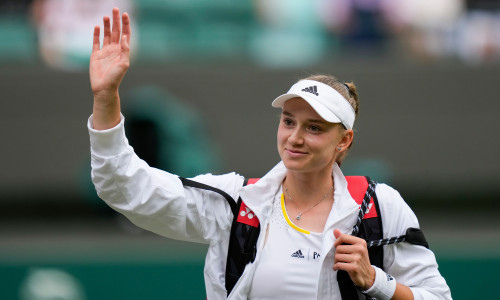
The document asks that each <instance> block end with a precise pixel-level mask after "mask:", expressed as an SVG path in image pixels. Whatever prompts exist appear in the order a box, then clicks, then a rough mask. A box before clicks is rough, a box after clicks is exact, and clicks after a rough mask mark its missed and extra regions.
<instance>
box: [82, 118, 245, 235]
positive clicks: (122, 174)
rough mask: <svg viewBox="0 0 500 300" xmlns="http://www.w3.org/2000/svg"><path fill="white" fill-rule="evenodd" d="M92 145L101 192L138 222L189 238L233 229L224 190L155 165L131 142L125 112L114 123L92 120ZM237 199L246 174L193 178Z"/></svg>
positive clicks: (95, 179) (94, 177) (95, 177)
mask: <svg viewBox="0 0 500 300" xmlns="http://www.w3.org/2000/svg"><path fill="white" fill-rule="evenodd" d="M87 127H88V130H89V135H90V145H91V166H92V174H91V175H92V181H93V183H94V186H95V188H96V191H97V194H98V195H99V197H100V198H101V199H103V200H104V201H105V202H106V203H107V204H108V205H109V206H110V207H112V208H113V209H114V210H116V211H118V212H120V213H122V214H123V215H125V216H126V217H127V218H128V219H130V220H131V221H132V222H133V223H134V224H136V225H137V226H139V227H142V228H144V229H147V230H149V231H152V232H155V233H157V234H160V235H163V236H166V237H169V238H173V239H179V240H185V241H193V242H200V243H210V242H211V241H216V240H218V239H220V238H221V236H224V235H221V234H220V231H221V230H225V231H227V230H229V229H230V227H231V221H232V212H231V209H230V207H229V205H228V204H227V202H226V200H225V199H224V198H223V197H221V196H220V195H219V194H217V193H214V192H211V191H206V190H201V189H197V188H185V187H184V186H183V185H182V183H181V181H180V180H179V178H178V176H177V175H174V174H171V173H168V172H165V171H162V170H159V169H156V168H152V167H150V166H148V164H147V163H146V162H145V161H143V160H141V159H140V158H139V157H138V156H137V155H136V154H135V153H134V150H133V148H132V147H131V146H130V145H129V144H128V140H127V138H126V137H125V131H124V118H123V116H122V118H121V121H120V123H119V124H118V125H117V126H116V127H114V128H111V129H107V130H101V131H99V130H94V129H93V128H92V116H91V117H90V118H89V121H88V124H87ZM194 180H197V181H199V182H202V183H205V184H209V185H212V186H215V187H217V188H219V189H222V190H224V191H226V192H227V193H228V194H229V195H230V196H232V197H233V198H235V199H237V198H236V197H237V196H238V194H239V190H240V188H241V187H242V184H243V180H244V179H243V177H241V176H239V175H236V174H234V173H231V174H225V175H220V176H215V175H210V174H207V175H202V176H198V177H196V178H194Z"/></svg>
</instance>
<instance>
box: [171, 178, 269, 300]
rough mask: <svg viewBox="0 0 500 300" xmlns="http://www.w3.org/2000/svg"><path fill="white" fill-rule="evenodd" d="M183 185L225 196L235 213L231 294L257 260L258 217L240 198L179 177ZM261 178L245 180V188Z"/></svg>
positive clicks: (229, 269)
mask: <svg viewBox="0 0 500 300" xmlns="http://www.w3.org/2000/svg"><path fill="white" fill-rule="evenodd" d="M179 179H180V180H181V182H182V184H183V185H184V186H187V187H193V188H198V189H203V190H208V191H212V192H215V193H218V194H220V195H221V196H223V197H224V198H225V199H226V201H227V203H228V204H229V206H230V207H231V211H232V212H233V221H232V224H231V232H230V236H229V247H228V252H227V260H226V277H225V279H226V290H227V295H228V296H229V294H230V293H231V291H232V290H233V288H234V286H235V285H236V282H238V280H239V279H240V277H241V274H243V271H244V270H245V267H246V265H247V264H248V263H250V262H253V261H254V260H255V256H256V254H257V239H258V238H259V234H260V223H259V219H258V218H257V216H256V215H255V214H254V213H253V212H252V211H251V210H250V209H249V208H248V207H247V206H246V204H245V203H244V202H243V200H241V198H238V201H235V200H234V199H233V197H231V196H230V195H229V194H227V193H226V192H224V191H223V190H221V189H218V188H215V187H213V186H210V185H207V184H204V183H200V182H197V181H194V180H190V179H186V178H183V177H179ZM258 180H259V178H249V179H245V181H244V184H243V185H244V186H245V185H248V184H253V183H255V182H257V181H258Z"/></svg>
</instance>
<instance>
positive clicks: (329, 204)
mask: <svg viewBox="0 0 500 300" xmlns="http://www.w3.org/2000/svg"><path fill="white" fill-rule="evenodd" d="M121 23H122V24H123V28H121V24H120V13H119V10H118V9H117V8H115V9H113V24H112V28H111V24H110V18H109V17H104V40H103V46H102V48H101V47H100V41H99V33H100V28H99V26H96V27H95V29H94V44H93V53H92V56H91V62H90V80H91V85H92V91H93V93H94V107H93V115H92V116H91V117H90V118H89V122H88V127H89V132H90V140H91V150H92V179H93V182H94V184H95V186H96V189H97V191H98V194H99V196H100V197H101V198H102V199H104V200H105V201H106V202H107V203H108V204H109V205H110V206H112V207H113V208H114V209H115V210H117V211H119V212H121V213H123V214H124V215H125V216H127V217H128V218H129V219H130V220H131V221H133V222H134V223H135V224H137V225H138V226H140V227H143V228H146V229H148V230H150V231H152V232H155V233H158V234H160V235H163V236H167V237H169V238H175V239H180V240H186V241H193V242H201V243H207V244H210V247H209V249H208V253H207V258H206V264H205V284H206V292H207V296H208V299H224V298H226V297H227V296H228V299H341V297H340V291H339V287H338V284H337V280H336V277H337V271H339V270H343V271H346V272H347V273H348V274H349V277H350V278H351V279H352V281H353V282H354V283H355V284H356V286H357V287H358V288H359V290H360V291H361V290H362V291H365V292H366V293H367V294H368V295H370V296H372V297H375V298H377V299H451V295H450V291H449V288H448V286H447V285H446V282H445V280H444V279H443V278H442V277H441V275H440V274H439V271H438V269H437V263H436V260H435V258H434V255H433V253H432V252H431V251H430V250H428V249H426V248H425V247H422V246H416V245H412V244H409V243H400V244H396V245H388V246H384V253H385V254H384V269H385V270H387V273H385V272H384V271H382V270H381V269H380V268H377V267H375V266H372V265H371V264H370V260H369V257H368V251H367V247H366V242H365V241H364V240H363V239H361V238H358V237H354V236H351V235H349V233H350V232H351V229H352V227H353V225H354V224H355V223H356V217H357V215H358V212H359V206H358V205H357V204H356V203H355V202H354V200H353V199H352V197H351V196H350V194H349V192H348V191H347V182H346V179H345V177H344V176H343V174H342V172H341V170H340V168H339V165H340V163H341V160H342V158H343V156H344V155H345V153H346V151H347V149H348V148H349V147H350V146H351V144H352V140H353V136H354V133H353V130H352V128H353V125H354V120H355V117H356V113H357V107H358V99H357V94H356V89H355V87H354V85H353V84H343V83H341V82H339V81H337V80H336V79H335V78H333V77H328V76H313V77H310V78H307V79H306V80H301V81H299V82H297V83H296V84H294V85H293V86H292V88H291V89H290V91H289V92H288V93H287V94H284V95H282V96H280V97H278V98H276V99H275V100H274V102H273V106H274V107H279V108H282V114H281V119H280V123H279V127H278V135H277V137H278V138H277V140H278V152H279V154H280V157H281V159H282V161H281V162H280V163H279V164H278V165H277V166H275V167H274V168H273V169H272V170H271V171H270V172H269V173H268V174H266V175H265V176H264V177H263V178H261V179H260V180H259V182H257V183H256V184H253V185H248V186H245V187H242V186H243V182H244V178H243V177H242V176H240V175H237V174H235V173H230V174H225V175H219V176H215V175H211V174H206V175H200V176H197V177H195V178H194V179H193V180H195V181H198V182H202V183H204V184H208V185H211V186H214V187H216V188H218V189H221V190H223V191H225V192H226V193H228V194H229V195H231V196H232V197H233V198H234V199H238V197H241V199H243V201H244V202H245V203H246V205H247V206H248V207H249V209H251V211H252V212H253V213H254V214H255V215H256V216H257V217H258V219H259V221H260V225H261V228H262V232H261V234H260V236H259V239H258V241H257V247H258V251H257V256H256V257H255V261H254V262H253V263H251V264H249V265H247V267H246V268H245V272H244V273H243V275H242V276H241V278H240V279H239V281H238V282H237V284H236V286H235V287H234V289H233V290H232V291H231V293H230V295H226V289H225V287H224V282H223V281H224V273H225V258H226V256H227V249H228V239H229V230H230V228H231V222H232V212H231V209H230V207H229V205H228V204H227V203H226V202H225V201H221V199H220V197H219V195H217V194H215V193H208V192H206V191H203V190H198V189H193V188H186V187H184V186H183V184H182V182H181V181H180V180H179V178H178V177H177V176H176V175H174V174H170V173H167V172H164V171H161V170H158V169H154V168H150V167H149V166H148V165H147V164H146V163H145V162H144V161H142V160H140V159H139V158H138V157H137V155H135V153H134V152H133V149H132V148H131V147H130V146H129V145H128V142H127V139H126V137H125V132H124V130H123V127H124V126H123V123H124V118H123V117H122V116H121V113H120V101H119V94H118V87H119V85H120V82H121V80H122V79H123V77H124V75H125V72H126V70H127V68H128V66H129V41H130V34H131V33H130V21H129V17H128V15H127V14H126V13H124V14H123V15H122V17H121ZM376 194H377V197H378V198H379V201H380V211H381V215H382V218H383V220H384V223H383V224H384V225H383V229H384V235H385V237H390V236H397V235H401V234H404V231H405V230H406V228H408V227H418V221H417V219H416V217H415V215H414V214H413V212H412V211H411V209H410V208H409V207H408V206H407V205H406V204H405V202H404V201H403V199H402V198H401V197H400V196H399V194H398V193H397V192H396V191H395V190H393V189H392V188H390V187H388V186H387V185H384V184H379V185H377V188H376ZM306 251H307V254H306ZM290 254H291V255H290ZM306 255H307V257H306ZM389 274H390V275H389ZM391 275H392V276H391ZM360 295H361V294H360Z"/></svg>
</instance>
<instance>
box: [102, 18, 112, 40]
mask: <svg viewBox="0 0 500 300" xmlns="http://www.w3.org/2000/svg"><path fill="white" fill-rule="evenodd" d="M102 21H103V23H104V38H103V40H102V46H103V47H104V46H107V45H109V43H110V41H111V26H110V20H109V17H108V16H105V17H104V18H102Z"/></svg>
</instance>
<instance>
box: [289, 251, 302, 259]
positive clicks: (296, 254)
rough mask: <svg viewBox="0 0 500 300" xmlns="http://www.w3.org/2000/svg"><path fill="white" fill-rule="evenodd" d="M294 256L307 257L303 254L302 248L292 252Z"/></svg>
mask: <svg viewBox="0 0 500 300" xmlns="http://www.w3.org/2000/svg"><path fill="white" fill-rule="evenodd" d="M292 257H296V258H305V257H304V255H303V254H302V251H300V250H297V251H295V252H294V253H293V254H292Z"/></svg>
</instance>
